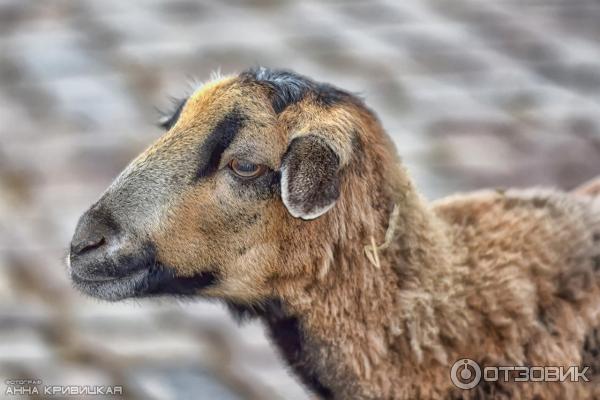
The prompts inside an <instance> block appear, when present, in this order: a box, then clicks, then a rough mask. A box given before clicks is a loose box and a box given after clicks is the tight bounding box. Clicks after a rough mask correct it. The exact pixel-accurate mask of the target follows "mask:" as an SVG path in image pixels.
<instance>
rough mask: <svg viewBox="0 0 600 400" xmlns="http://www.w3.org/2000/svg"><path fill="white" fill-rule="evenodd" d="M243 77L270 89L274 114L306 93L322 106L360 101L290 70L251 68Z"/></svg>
mask: <svg viewBox="0 0 600 400" xmlns="http://www.w3.org/2000/svg"><path fill="white" fill-rule="evenodd" d="M240 77H242V78H243V79H248V80H250V81H254V82H259V83H261V84H263V85H265V86H267V87H268V88H269V89H270V91H271V96H272V97H271V105H272V106H273V110H274V111H275V113H276V114H279V113H281V112H282V111H283V110H285V109H286V108H287V107H288V106H290V105H292V104H295V103H298V102H299V101H301V100H302V99H304V98H305V97H306V96H307V95H308V94H313V95H314V96H315V100H316V101H317V102H318V103H319V104H321V105H323V106H331V105H334V104H336V103H339V102H342V101H352V102H360V101H359V100H358V99H357V98H356V97H355V96H353V95H351V94H350V93H348V92H345V91H343V90H341V89H338V88H336V87H334V86H332V85H329V84H326V83H319V82H315V81H313V80H311V79H309V78H307V77H305V76H302V75H300V74H297V73H295V72H292V71H286V70H279V69H269V68H265V67H257V68H252V69H249V70H247V71H244V72H242V74H241V75H240Z"/></svg>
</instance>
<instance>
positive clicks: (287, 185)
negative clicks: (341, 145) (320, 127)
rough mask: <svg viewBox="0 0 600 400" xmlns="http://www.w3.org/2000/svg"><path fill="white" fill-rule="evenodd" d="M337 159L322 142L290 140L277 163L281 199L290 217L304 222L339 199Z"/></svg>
mask: <svg viewBox="0 0 600 400" xmlns="http://www.w3.org/2000/svg"><path fill="white" fill-rule="evenodd" d="M339 168H340V159H339V157H338V155H337V154H336V153H335V152H334V151H333V149H332V148H331V147H330V146H329V145H327V143H326V142H325V140H324V139H322V138H320V137H318V136H316V135H306V136H301V137H297V138H295V139H293V140H292V141H291V143H290V144H289V146H288V149H287V151H286V152H285V155H284V156H283V160H282V163H281V198H282V200H283V204H285V206H286V207H287V209H288V211H289V212H290V214H292V215H293V216H294V217H296V218H302V219H305V220H309V219H315V218H317V217H319V216H321V215H323V214H325V213H326V212H327V211H328V210H329V209H330V208H331V207H333V205H334V204H335V201H336V200H337V199H338V197H339V196H340V177H339Z"/></svg>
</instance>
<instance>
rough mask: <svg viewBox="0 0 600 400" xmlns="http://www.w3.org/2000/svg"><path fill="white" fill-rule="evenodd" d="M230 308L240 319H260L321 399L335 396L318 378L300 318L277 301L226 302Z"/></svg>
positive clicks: (297, 373)
mask: <svg viewBox="0 0 600 400" xmlns="http://www.w3.org/2000/svg"><path fill="white" fill-rule="evenodd" d="M226 304H227V307H228V308H229V310H230V311H231V313H232V314H233V316H234V317H235V318H236V319H237V320H238V321H242V320H246V319H250V318H260V319H261V320H262V321H263V322H264V324H265V326H266V327H267V328H268V331H269V335H270V337H271V340H273V342H274V343H275V345H276V346H277V347H278V348H279V351H280V353H281V355H282V356H283V357H284V359H285V361H286V362H287V364H288V365H289V366H290V367H291V368H292V369H293V371H294V372H295V373H296V375H297V376H298V377H299V378H300V380H301V381H302V383H304V385H306V387H308V388H309V389H310V390H311V391H312V392H313V393H315V394H317V395H318V396H319V398H321V399H325V400H326V399H332V398H333V392H332V391H331V389H329V388H328V387H326V386H325V385H323V383H322V382H321V381H320V380H319V377H318V376H317V373H316V372H315V370H314V368H313V367H312V366H311V365H310V361H309V360H308V357H307V355H306V346H307V343H306V335H307V333H306V332H305V331H304V330H303V328H302V324H301V323H300V320H299V319H298V318H297V317H296V316H294V315H289V314H288V313H287V312H286V311H285V308H284V307H283V305H282V304H281V302H280V301H278V300H271V301H268V302H266V303H263V304H261V305H251V306H247V305H240V304H236V303H232V302H227V303H226Z"/></svg>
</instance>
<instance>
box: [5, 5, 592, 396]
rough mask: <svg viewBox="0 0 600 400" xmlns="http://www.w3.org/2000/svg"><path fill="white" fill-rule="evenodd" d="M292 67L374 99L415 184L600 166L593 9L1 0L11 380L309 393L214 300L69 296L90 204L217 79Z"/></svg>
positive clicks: (477, 182) (514, 178) (181, 392)
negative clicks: (193, 94) (162, 113)
mask: <svg viewBox="0 0 600 400" xmlns="http://www.w3.org/2000/svg"><path fill="white" fill-rule="evenodd" d="M257 64H263V65H267V66H277V67H287V68H293V69H295V70H297V71H299V72H302V73H304V74H307V75H310V76H313V77H315V78H318V79H321V80H325V81H330V82H333V83H335V84H337V85H339V86H342V87H344V88H347V89H350V90H353V91H356V92H360V93H362V94H363V95H364V96H365V97H366V99H367V102H368V104H370V105H371V106H372V107H373V108H374V109H375V110H376V111H377V112H378V113H379V115H380V116H381V119H382V121H383V123H384V125H385V126H386V127H387V129H388V131H389V132H390V133H391V134H392V135H393V137H394V139H395V141H396V143H397V145H398V148H399V151H400V153H401V154H402V156H403V158H404V160H405V162H406V164H407V165H408V167H409V168H410V170H411V172H412V173H413V176H414V178H415V180H416V182H417V184H418V185H419V186H420V187H421V188H422V189H423V191H424V192H425V194H426V195H427V196H429V197H431V198H435V197H438V196H441V195H444V194H446V193H449V192H451V191H455V190H466V189H471V188H476V187H480V186H489V185H491V186H503V185H519V186H520V185H532V184H541V185H553V186H558V187H561V188H565V189H569V188H571V187H573V186H575V185H577V184H578V183H580V182H582V181H584V180H586V179H588V178H590V177H592V176H594V175H597V174H600V2H598V1H591V0H528V1H519V0H502V1H469V0H452V1H444V0H403V1H395V0H370V1H360V0H356V1H342V0H339V1H335V0H331V1H310V0H309V1H300V0H298V1H289V0H288V1H276V0H252V1H243V0H225V1H212V2H211V1H208V0H203V1H192V0H174V1H167V0H165V1H158V0H149V1H142V0H127V1H124V0H103V1H93V0H83V1H44V2H42V1H35V0H0V122H1V123H0V379H1V381H0V388H1V389H0V390H1V392H0V393H1V394H0V396H1V395H2V394H4V393H5V390H6V387H5V385H4V383H5V379H7V378H39V379H42V380H43V381H44V383H48V384H90V385H101V384H109V383H113V384H120V385H124V386H125V394H126V396H125V398H132V399H307V398H308V396H307V395H306V394H305V393H304V392H303V390H302V389H301V388H300V386H299V385H298V384H297V383H295V381H294V379H293V378H291V377H289V376H288V374H287V373H286V370H285V367H284V366H283V365H282V363H281V362H280V361H279V360H278V358H277V356H276V355H275V354H274V352H273V351H272V349H271V348H270V346H269V345H268V343H267V341H266V339H265V338H264V336H263V332H262V329H261V327H260V326H258V325H256V324H248V325H245V326H243V327H241V328H239V327H237V326H236V324H235V323H234V322H233V321H232V320H231V319H230V318H229V317H228V316H227V314H226V313H225V311H224V310H223V309H222V308H221V307H220V306H219V305H216V304H209V303H207V302H197V303H196V302H193V303H192V302H190V303H186V304H177V303H174V302H172V301H161V302H156V301H154V302H149V301H138V302H126V303H119V304H105V303H101V302H96V301H91V300H89V299H86V298H83V297H82V296H80V295H79V294H78V293H76V292H75V291H74V290H72V289H71V287H70V285H69V282H68V280H67V278H66V275H65V267H64V263H63V257H64V256H65V254H66V250H65V249H66V246H67V243H68V241H69V239H70V236H71V234H72V231H73V228H74V226H75V223H76V221H77V218H78V216H79V215H80V213H81V212H82V211H84V209H85V208H86V207H87V206H88V205H89V204H91V203H92V201H94V200H95V199H96V198H97V197H98V196H99V194H100V193H101V192H102V190H103V189H104V188H105V187H106V186H107V185H108V184H109V182H110V181H111V179H112V178H113V177H114V176H115V175H116V174H117V173H118V172H119V171H120V170H121V169H122V168H123V167H124V166H125V165H126V163H127V162H128V160H129V159H131V158H132V157H133V156H134V155H136V154H137V153H138V152H139V151H141V150H142V149H143V148H144V147H145V146H147V145H148V144H149V143H150V142H151V141H153V140H154V139H155V138H156V137H158V136H159V135H160V131H159V130H158V129H157V128H156V127H155V126H154V125H153V124H154V122H155V121H156V120H157V113H156V107H158V108H168V106H169V104H168V96H169V95H175V96H177V95H182V94H184V93H185V92H187V91H189V89H190V86H189V82H190V81H193V80H194V79H196V78H197V79H199V80H203V79H206V78H208V76H209V74H210V72H211V71H214V70H217V69H221V70H222V71H223V72H226V73H229V72H235V71H241V70H242V69H244V68H246V67H248V66H252V65H257Z"/></svg>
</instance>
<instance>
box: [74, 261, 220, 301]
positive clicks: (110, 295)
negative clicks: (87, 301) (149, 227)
mask: <svg viewBox="0 0 600 400" xmlns="http://www.w3.org/2000/svg"><path fill="white" fill-rule="evenodd" d="M71 280H72V282H73V284H74V285H75V287H76V288H77V289H79V290H80V291H81V292H83V293H84V294H87V295H89V296H92V297H95V298H99V299H102V300H108V301H117V300H123V299H127V298H133V297H154V296H162V295H175V296H193V295H197V294H198V293H199V292H200V291H201V290H202V289H205V288H207V287H209V286H212V285H214V284H215V283H216V282H217V280H218V279H217V275H216V273H214V272H211V271H206V272H200V273H197V274H194V275H192V276H177V275H176V274H175V272H174V271H173V269H171V268H169V267H166V266H163V265H160V264H154V265H152V266H151V267H149V268H145V269H141V270H138V271H135V272H133V273H131V274H129V275H127V276H122V277H115V278H106V277H82V276H79V275H78V274H77V273H76V272H74V271H71Z"/></svg>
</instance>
